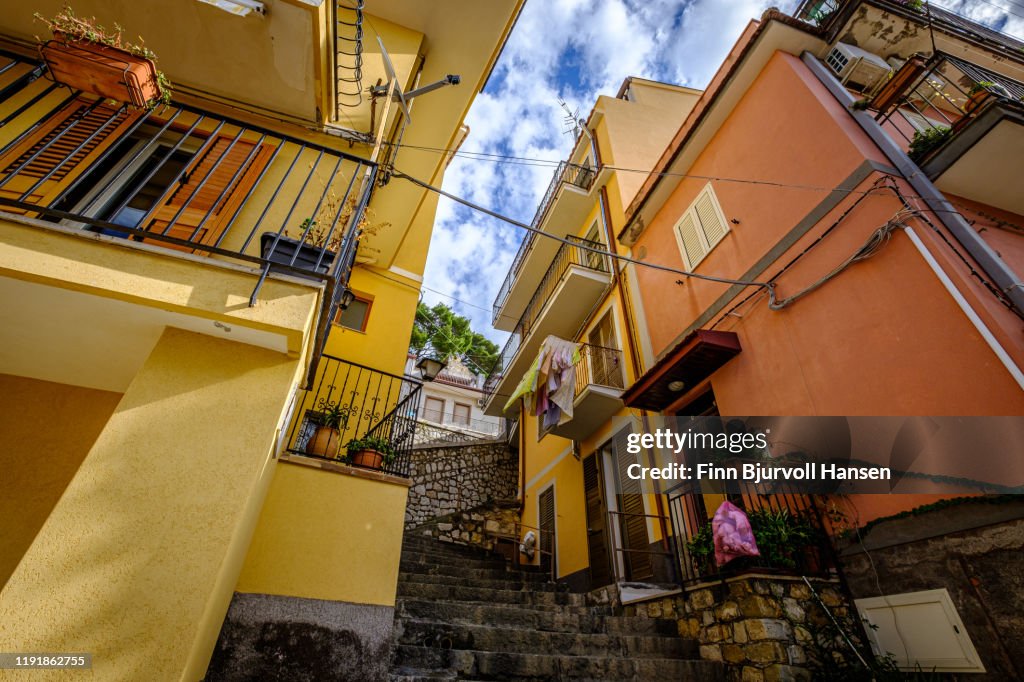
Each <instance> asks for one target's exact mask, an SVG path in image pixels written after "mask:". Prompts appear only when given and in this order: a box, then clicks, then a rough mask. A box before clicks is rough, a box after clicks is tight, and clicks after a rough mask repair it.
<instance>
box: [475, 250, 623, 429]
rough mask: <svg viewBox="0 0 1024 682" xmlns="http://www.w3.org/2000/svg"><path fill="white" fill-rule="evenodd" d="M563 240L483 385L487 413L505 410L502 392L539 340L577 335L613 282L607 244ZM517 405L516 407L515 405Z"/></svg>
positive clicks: (529, 359)
mask: <svg viewBox="0 0 1024 682" xmlns="http://www.w3.org/2000/svg"><path fill="white" fill-rule="evenodd" d="M569 242H570V243H567V244H562V246H561V248H560V249H559V250H558V253H556V254H555V258H554V261H553V262H551V264H550V266H549V267H548V269H547V272H546V273H545V274H544V277H543V278H542V279H541V282H540V284H539V285H538V287H537V289H536V290H535V291H534V292H533V297H532V298H531V299H530V301H529V303H527V305H526V309H525V311H524V312H523V314H522V317H520V318H519V322H518V324H516V326H515V329H514V330H513V332H512V334H511V335H510V336H509V338H508V341H507V342H506V344H505V348H504V349H503V350H502V352H501V357H500V360H499V364H498V366H497V367H496V368H495V369H494V370H493V371H492V372H491V374H490V376H488V377H487V381H486V383H485V384H484V403H485V405H486V407H485V408H484V414H487V415H491V416H498V415H501V414H502V413H503V408H504V398H502V396H504V395H510V394H511V393H512V389H514V388H515V385H516V383H517V382H518V381H519V380H520V378H521V377H522V376H523V374H525V373H526V370H527V369H529V367H530V364H531V363H532V362H533V359H534V357H535V356H536V354H537V351H538V350H539V348H540V344H541V342H543V341H544V339H545V338H547V337H548V336H549V335H551V334H553V335H555V336H561V337H563V338H570V339H571V338H574V337H575V335H576V333H577V332H578V331H579V328H580V326H581V325H582V324H583V322H584V321H585V320H586V319H587V315H589V314H590V311H591V309H592V308H593V306H594V304H595V303H596V302H597V301H598V300H599V298H600V297H601V295H602V294H604V292H605V291H606V290H607V288H608V285H609V284H610V282H611V275H610V274H609V273H610V264H609V262H608V257H607V256H604V255H602V254H601V253H597V252H595V251H593V250H592V249H598V250H600V251H604V249H605V247H604V245H603V244H600V243H597V242H591V241H588V240H585V239H579V238H576V237H570V238H569ZM516 409H518V408H516Z"/></svg>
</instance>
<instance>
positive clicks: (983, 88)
mask: <svg viewBox="0 0 1024 682" xmlns="http://www.w3.org/2000/svg"><path fill="white" fill-rule="evenodd" d="M967 94H968V96H969V99H968V100H967V104H965V105H964V112H965V113H968V114H969V113H971V112H972V111H974V110H975V109H977V108H978V107H979V106H981V103H982V102H984V101H985V100H986V99H988V96H989V95H998V96H999V97H1010V93H1009V91H1007V89H1006V88H1004V87H1003V86H1002V85H1000V84H999V83H995V82H993V81H978V82H977V83H975V84H974V85H973V86H972V87H971V89H970V91H969V92H968V93H967Z"/></svg>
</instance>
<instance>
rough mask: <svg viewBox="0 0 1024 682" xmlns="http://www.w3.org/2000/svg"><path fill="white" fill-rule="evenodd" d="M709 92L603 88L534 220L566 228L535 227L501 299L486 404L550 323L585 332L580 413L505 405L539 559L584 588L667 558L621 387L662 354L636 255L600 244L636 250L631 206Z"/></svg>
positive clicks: (531, 354)
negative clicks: (630, 257) (633, 448)
mask: <svg viewBox="0 0 1024 682" xmlns="http://www.w3.org/2000/svg"><path fill="white" fill-rule="evenodd" d="M699 96H700V91H697V90H692V89H689V88H684V87H679V86H674V85H668V84H664V83H659V82H655V81H649V80H644V79H640V78H631V79H627V80H626V81H625V82H624V83H623V85H622V88H621V89H620V91H619V93H618V95H617V96H616V97H606V96H601V97H599V98H598V100H597V103H596V104H595V106H594V108H593V110H592V112H591V114H590V116H589V117H588V119H587V121H585V122H583V125H581V127H580V128H581V129H580V132H579V135H578V139H577V142H576V144H575V146H574V148H573V151H572V153H571V154H570V156H569V158H568V160H567V161H565V162H563V163H562V164H560V165H559V167H558V168H557V170H556V172H555V174H554V177H553V178H552V181H551V185H550V187H549V188H548V192H547V194H546V195H545V197H544V199H543V201H542V203H541V205H540V206H539V208H538V209H537V213H536V216H535V218H534V220H533V226H534V227H535V228H538V229H540V230H542V231H543V232H544V233H545V234H547V235H552V236H554V237H558V238H562V239H564V240H566V241H559V240H558V239H552V238H549V237H547V236H544V235H540V234H536V233H529V234H527V235H526V238H525V240H524V241H523V243H522V245H521V247H520V249H519V252H518V253H517V255H516V257H515V259H514V261H513V265H512V267H511V268H510V270H509V273H508V275H507V277H506V279H505V282H504V283H503V284H502V286H501V288H500V290H499V293H498V296H497V298H496V300H495V303H494V319H493V324H494V326H495V327H496V328H497V329H501V330H505V331H509V332H511V336H510V337H509V340H508V343H507V344H506V346H505V348H504V350H503V351H502V360H501V363H500V368H499V369H497V370H496V371H495V372H493V373H492V376H491V377H489V379H488V383H487V391H488V395H487V396H486V397H485V399H484V400H485V401H486V408H485V412H486V413H487V414H501V413H503V412H504V411H505V410H506V403H507V402H508V400H509V397H510V396H511V395H512V394H513V392H514V391H515V388H516V385H517V384H518V383H519V381H520V379H521V378H522V377H523V375H524V373H526V372H527V370H528V369H529V368H530V366H531V363H533V361H534V359H535V358H536V357H537V354H538V350H539V349H540V347H541V344H542V343H543V341H544V340H545V338H547V337H548V336H549V335H554V336H556V337H559V338H563V339H568V340H572V341H576V342H578V343H580V344H582V345H581V346H580V361H579V362H578V363H577V364H576V367H575V381H576V384H575V396H574V399H573V406H574V407H573V415H572V418H571V419H570V420H569V421H567V422H565V423H563V424H561V425H558V426H554V427H553V428H551V429H547V430H545V429H543V424H542V422H541V420H540V419H538V417H537V416H535V415H532V414H522V404H521V403H520V402H519V401H516V402H513V403H512V404H509V405H508V408H507V414H508V415H509V416H512V415H514V414H517V413H518V414H519V415H520V417H519V438H520V441H519V447H520V460H521V464H520V466H521V472H520V478H521V480H520V495H521V499H522V503H523V510H522V522H523V527H524V529H526V530H529V529H533V530H534V533H535V534H537V535H539V538H540V540H539V545H540V549H541V551H540V552H539V553H538V555H537V557H536V558H535V561H537V562H548V561H551V560H552V558H553V561H554V564H555V573H556V575H557V576H558V577H559V578H561V579H562V580H564V581H565V582H567V583H568V584H569V585H571V586H572V587H573V588H574V589H575V590H580V591H585V590H590V589H594V588H597V587H601V586H604V585H608V584H609V583H611V582H613V581H614V580H616V579H618V580H619V581H627V580H631V581H637V580H657V579H658V578H659V577H661V576H663V575H664V574H665V571H666V570H667V567H666V566H663V565H662V564H664V563H665V557H663V556H662V555H659V554H656V552H658V551H659V547H660V545H659V542H658V541H659V540H660V538H661V537H662V536H663V534H664V529H663V527H662V526H661V525H660V519H659V517H662V516H663V515H664V512H663V511H662V510H659V509H658V507H657V505H658V504H659V502H658V500H657V499H656V498H655V497H654V496H645V495H643V494H642V493H641V491H640V489H639V487H636V488H635V489H634V488H632V487H630V485H629V484H630V483H631V481H628V480H627V481H626V486H625V487H623V486H622V485H620V475H619V470H620V469H621V468H622V467H625V466H628V464H629V463H631V461H635V456H634V455H629V454H628V453H626V452H625V451H624V449H623V447H622V446H623V439H624V438H625V436H626V435H627V434H628V433H629V432H630V430H634V431H635V430H638V429H639V426H638V424H639V422H637V424H636V425H634V424H633V420H634V419H637V417H634V413H633V412H632V411H630V410H628V409H626V408H625V407H624V406H623V403H622V401H621V399H620V396H621V394H622V391H623V388H624V387H625V386H629V385H631V384H632V383H633V382H634V381H635V380H636V378H637V377H638V376H639V375H640V374H641V372H642V368H643V367H644V366H646V363H647V362H650V358H651V350H650V347H649V341H647V334H646V333H645V331H644V329H643V315H642V311H639V310H638V308H637V306H638V300H639V299H638V297H637V293H636V289H635V278H634V274H633V269H634V266H632V265H628V264H625V263H624V262H623V261H613V260H612V259H610V258H608V256H606V255H602V253H601V252H602V251H605V252H607V250H608V248H609V245H613V247H614V249H616V252H617V253H620V254H622V255H625V254H626V253H627V251H626V250H625V249H624V248H623V247H621V246H620V245H619V244H618V242H617V241H616V239H615V235H616V234H618V232H619V231H620V230H621V229H622V227H623V225H624V220H623V211H624V208H625V207H626V206H628V205H629V203H630V202H631V201H632V199H633V196H634V195H635V194H636V192H637V190H638V189H639V188H640V186H641V184H642V183H643V180H644V178H645V177H646V172H647V171H649V170H650V169H651V168H652V167H653V166H654V164H655V162H656V161H657V159H658V157H659V156H660V155H661V153H662V152H663V150H664V149H665V147H666V146H667V145H668V142H669V141H670V140H671V138H672V135H673V134H674V133H675V132H676V130H677V129H678V127H679V125H680V123H681V122H682V121H683V119H684V118H685V117H686V115H687V114H688V113H689V112H690V110H691V109H692V108H693V106H694V104H695V103H696V101H697V99H698V97H699ZM630 458H633V459H632V460H631V459H630ZM609 520H610V521H609ZM648 552H655V554H648Z"/></svg>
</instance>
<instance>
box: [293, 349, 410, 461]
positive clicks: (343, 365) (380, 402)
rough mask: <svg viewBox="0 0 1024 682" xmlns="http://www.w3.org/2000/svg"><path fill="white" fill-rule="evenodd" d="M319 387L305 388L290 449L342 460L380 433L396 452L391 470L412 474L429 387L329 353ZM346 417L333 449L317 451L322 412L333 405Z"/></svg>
mask: <svg viewBox="0 0 1024 682" xmlns="http://www.w3.org/2000/svg"><path fill="white" fill-rule="evenodd" d="M317 374H318V377H317V380H316V382H315V383H314V385H313V387H312V388H311V389H310V390H308V391H303V392H302V399H301V401H300V402H299V405H298V410H297V415H298V416H297V417H296V420H295V423H294V424H293V425H292V430H291V433H290V435H289V437H288V448H287V449H288V452H291V453H293V454H297V455H302V456H304V457H315V458H318V459H326V460H337V459H339V458H338V457H335V456H333V454H334V453H338V454H340V456H341V458H344V455H345V446H346V445H347V444H348V443H349V442H350V441H352V440H357V439H361V438H363V437H366V436H375V437H379V438H383V439H384V440H386V441H387V442H388V443H389V444H390V445H391V447H392V448H394V450H395V453H396V454H395V457H394V459H393V460H392V461H391V462H389V463H387V464H385V466H384V471H385V473H389V474H394V475H396V476H408V475H409V452H410V450H411V448H412V446H413V443H414V442H415V439H416V421H417V418H418V409H419V402H420V390H421V389H422V387H423V385H422V384H421V383H420V382H418V381H414V380H412V379H409V378H406V377H402V376H398V375H396V374H390V373H388V372H382V371H381V370H377V369H372V368H370V367H365V366H363V365H359V364H356V363H354V362H348V361H346V360H342V359H340V358H336V357H333V356H330V355H324V356H323V359H322V360H321V361H320V367H319V369H318V371H317ZM332 407H334V408H336V409H338V410H340V412H341V413H342V414H343V415H344V417H343V419H342V421H341V424H340V425H339V428H338V436H337V438H336V439H335V440H334V441H332V442H331V452H330V453H328V454H318V453H316V452H314V451H313V442H314V441H313V438H314V435H315V433H316V431H317V428H318V425H319V423H320V420H321V415H323V414H324V412H325V411H327V410H328V409H330V408H332Z"/></svg>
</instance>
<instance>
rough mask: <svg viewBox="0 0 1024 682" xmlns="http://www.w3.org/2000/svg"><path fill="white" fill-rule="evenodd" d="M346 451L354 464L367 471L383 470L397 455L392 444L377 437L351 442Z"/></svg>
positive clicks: (367, 437)
mask: <svg viewBox="0 0 1024 682" xmlns="http://www.w3.org/2000/svg"><path fill="white" fill-rule="evenodd" d="M346 449H347V450H348V457H349V461H350V462H351V463H352V464H354V465H356V466H360V467H366V468H367V469H382V468H383V467H384V465H385V464H390V463H391V462H392V461H393V460H394V459H395V454H396V453H395V449H394V448H393V447H391V443H389V442H388V441H386V440H385V439H383V438H378V437H376V436H365V437H363V438H360V439H357V440H352V441H349V443H348V445H347V446H346Z"/></svg>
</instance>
